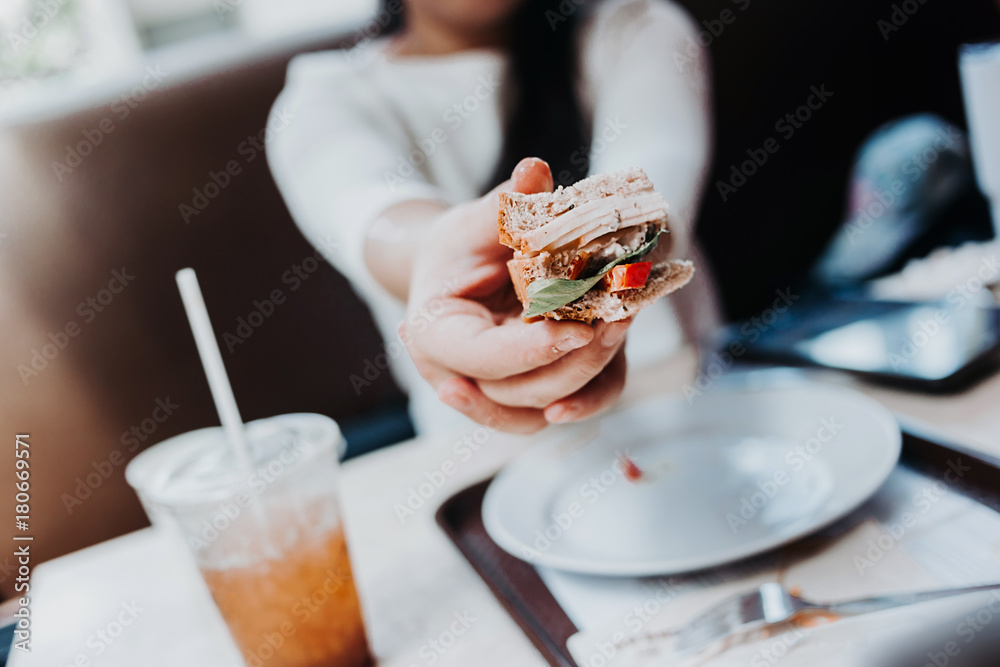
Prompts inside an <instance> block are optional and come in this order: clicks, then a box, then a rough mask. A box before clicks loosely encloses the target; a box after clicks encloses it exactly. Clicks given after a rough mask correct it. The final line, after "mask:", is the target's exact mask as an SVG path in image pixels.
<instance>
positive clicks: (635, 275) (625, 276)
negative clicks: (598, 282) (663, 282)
mask: <svg viewBox="0 0 1000 667" xmlns="http://www.w3.org/2000/svg"><path fill="white" fill-rule="evenodd" d="M652 268H653V263H652V262H635V263H634V264H622V265H620V266H616V267H615V268H613V269H611V272H610V273H608V289H609V290H610V291H612V292H620V291H621V290H626V289H638V288H640V287H642V286H644V285H645V284H646V280H647V279H648V278H649V272H650V270H651V269H652Z"/></svg>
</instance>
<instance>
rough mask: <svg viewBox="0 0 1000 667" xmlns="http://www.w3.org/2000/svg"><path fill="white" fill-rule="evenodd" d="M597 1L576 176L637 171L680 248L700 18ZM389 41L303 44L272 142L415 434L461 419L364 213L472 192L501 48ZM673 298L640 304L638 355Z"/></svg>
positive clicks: (656, 349)
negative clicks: (375, 265) (422, 365)
mask: <svg viewBox="0 0 1000 667" xmlns="http://www.w3.org/2000/svg"><path fill="white" fill-rule="evenodd" d="M573 6H574V7H575V5H573ZM578 11H583V10H582V9H579V10H578ZM590 12H591V13H590V15H589V16H588V17H587V18H586V20H585V21H584V23H583V24H582V26H581V28H582V29H581V31H580V35H579V39H578V50H579V58H580V61H579V62H580V74H581V75H580V80H579V81H578V82H577V86H578V90H579V92H580V99H581V104H582V107H583V109H582V110H583V113H584V114H585V117H587V118H588V119H591V120H592V126H593V136H592V140H591V142H590V146H581V147H580V150H579V152H578V154H575V155H574V156H572V157H571V161H572V163H573V164H579V165H580V166H581V171H580V172H579V173H578V174H573V177H572V178H571V180H578V179H579V178H583V177H584V176H586V175H587V172H588V169H587V166H588V163H589V173H591V174H596V173H601V172H605V171H611V170H615V169H624V168H628V167H633V166H638V167H642V168H643V169H645V171H646V173H647V174H648V175H649V177H650V179H651V181H652V182H653V185H654V186H655V187H656V188H657V190H658V191H660V192H661V193H662V194H663V196H664V197H665V198H666V200H667V202H669V204H670V218H669V222H670V229H671V233H672V234H673V236H672V248H673V249H674V251H675V254H676V256H678V257H684V256H685V255H686V249H687V247H688V244H689V238H690V231H689V228H688V221H689V220H690V218H691V217H692V212H693V211H694V210H695V208H696V205H697V201H698V197H699V196H700V191H701V182H702V180H703V176H704V170H705V169H706V166H707V161H708V153H709V118H708V104H707V100H706V95H707V88H708V86H707V79H706V77H707V75H706V72H705V66H704V59H703V58H702V57H701V49H700V48H699V47H698V46H697V42H696V41H695V34H696V33H695V29H694V27H693V24H692V22H691V21H690V19H689V18H688V16H687V15H686V14H685V13H684V12H683V10H681V9H680V8H678V7H677V6H676V5H673V4H669V3H667V2H663V1H657V0H606V1H605V2H599V3H597V4H596V6H595V7H593V8H592V9H590ZM556 29H558V26H557V27H556ZM388 45H389V40H387V39H375V40H372V41H370V42H367V43H363V44H361V45H359V46H357V47H355V48H354V49H351V50H349V51H330V52H322V53H313V54H306V55H302V56H298V57H296V58H295V59H294V60H293V61H292V62H291V64H290V66H289V69H288V78H287V83H286V86H285V89H284V91H282V93H281V95H280V96H279V97H278V99H277V101H276V102H275V105H274V109H273V111H272V115H276V114H283V116H284V117H285V118H286V119H288V121H287V122H286V123H285V126H284V127H283V129H281V130H280V131H276V132H273V133H271V135H270V136H269V137H268V141H267V154H268V159H269V163H270V166H271V171H272V173H273V175H274V178H275V180H276V181H277V183H278V186H279V188H280V189H281V192H282V194H283V196H284V198H285V201H286V203H287V205H288V207H289V209H290V211H291V214H292V216H293V218H294V219H295V220H296V222H297V224H298V225H299V227H300V228H301V229H302V231H303V233H304V234H305V235H306V236H307V238H309V240H310V241H311V242H312V243H313V244H314V245H315V246H316V247H317V248H319V249H320V250H321V251H322V252H323V253H324V254H325V256H326V257H327V258H328V259H329V260H330V261H331V262H332V263H333V265H334V266H335V267H336V268H337V269H338V270H340V272H341V273H343V274H344V275H345V276H346V277H347V278H348V279H349V280H350V281H351V283H352V285H353V286H354V289H355V290H356V291H357V292H358V293H359V294H360V295H361V296H362V297H363V298H364V299H365V301H367V303H368V305H369V307H370V309H371V311H372V314H373V316H374V318H375V321H376V323H377V324H378V326H379V328H380V330H381V332H382V335H383V337H384V339H385V341H386V352H387V353H388V356H389V358H390V359H391V360H392V365H393V372H394V374H395V377H396V379H397V380H398V381H399V382H400V384H401V385H402V386H403V388H404V389H406V390H407V391H408V392H409V394H410V401H411V414H412V415H413V417H414V422H415V424H416V427H417V430H418V432H421V433H427V432H431V431H438V432H441V431H443V430H445V429H448V430H452V429H455V428H457V427H458V425H459V424H461V423H463V420H464V417H461V416H460V415H458V413H455V412H454V411H452V410H450V409H449V408H447V407H445V406H443V405H441V404H440V403H439V402H438V400H437V397H436V396H435V395H434V392H433V391H432V390H431V388H430V387H429V386H428V385H426V383H425V382H424V381H423V380H422V379H421V378H420V377H419V375H418V374H417V373H416V369H415V368H414V367H413V365H412V363H411V362H410V360H409V358H408V356H407V355H406V353H405V351H404V350H403V348H402V346H401V345H399V344H398V335H397V327H398V325H399V323H400V322H401V321H402V319H403V316H404V304H403V303H401V302H400V301H398V300H397V299H396V298H394V297H393V296H392V295H390V294H389V293H388V292H387V291H386V290H384V289H382V288H381V287H380V286H379V284H378V283H377V282H376V281H375V279H374V278H373V277H372V275H371V273H370V272H369V270H368V268H367V266H366V264H365V260H364V244H365V241H366V238H367V235H368V233H369V226H370V224H371V223H372V221H373V220H375V219H376V218H377V217H378V215H379V214H380V213H381V212H382V211H384V210H385V209H386V208H388V207H389V206H391V205H393V204H396V203H399V202H403V201H407V200H414V199H424V200H426V199H431V200H441V201H444V202H447V203H449V204H457V203H460V202H464V201H468V200H470V199H474V198H475V197H477V196H479V195H480V193H481V191H482V190H483V188H484V187H485V186H486V185H487V184H488V180H489V179H490V177H491V175H492V173H493V170H494V167H495V164H496V162H497V160H498V159H499V156H500V150H501V144H502V140H503V138H502V128H503V115H502V113H503V109H504V108H505V106H504V93H505V86H504V73H505V68H506V65H507V61H506V56H505V54H503V53H501V52H498V51H493V50H475V51H465V52H461V53H457V54H452V55H447V56H407V57H395V56H393V55H392V54H391V50H390V49H389V48H388ZM556 176H557V178H558V177H559V175H558V174H557V175H556ZM668 301H669V300H664V301H662V302H660V304H657V306H656V307H652V308H648V309H646V311H644V312H643V313H641V314H640V315H639V316H637V318H636V322H635V324H633V326H632V329H631V331H630V334H629V342H628V347H627V349H626V353H627V355H628V357H629V359H630V361H631V363H637V362H638V363H642V362H644V361H648V360H650V359H652V358H655V357H661V356H665V355H667V354H669V353H670V352H671V351H672V350H674V349H676V347H677V346H678V345H679V344H680V342H681V339H682V336H681V333H680V328H679V326H678V323H677V320H676V317H675V316H674V314H673V311H672V310H671V308H670V306H669V305H668ZM345 324H347V323H345ZM363 369H364V363H363V360H358V363H357V368H346V369H336V371H335V372H337V374H338V376H342V377H343V381H344V382H351V383H352V385H353V386H355V388H356V389H357V390H358V391H364V384H363V382H361V380H363V374H362V373H363ZM465 423H467V422H465Z"/></svg>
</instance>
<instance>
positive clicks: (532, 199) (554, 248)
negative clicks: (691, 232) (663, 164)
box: [498, 168, 694, 322]
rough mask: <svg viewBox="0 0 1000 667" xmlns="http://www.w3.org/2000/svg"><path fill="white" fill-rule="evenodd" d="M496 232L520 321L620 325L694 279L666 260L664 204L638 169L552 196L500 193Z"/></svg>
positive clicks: (685, 266)
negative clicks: (505, 252)
mask: <svg viewBox="0 0 1000 667" xmlns="http://www.w3.org/2000/svg"><path fill="white" fill-rule="evenodd" d="M498 227H499V232H500V242H501V243H503V244H504V245H506V246H508V247H510V248H513V249H514V258H513V259H511V260H510V261H509V262H507V268H508V269H509V270H510V277H511V280H512V281H513V283H514V290H515V292H516V293H517V298H518V299H519V300H520V301H521V304H522V305H523V306H524V313H523V316H524V317H525V319H532V318H537V317H545V318H548V319H554V320H580V321H583V322H592V321H594V320H605V321H606V322H615V321H617V320H623V319H625V318H628V317H631V316H632V315H634V314H635V313H637V312H639V311H640V310H642V309H643V308H645V307H646V306H648V305H649V304H651V303H653V302H654V301H656V300H657V299H659V298H660V297H662V296H665V295H667V294H670V293H671V292H673V291H674V290H677V289H680V288H681V287H683V286H684V285H686V284H687V283H688V282H689V281H690V280H691V276H692V275H694V266H693V265H692V264H691V262H689V261H686V260H676V259H669V258H668V257H669V254H670V246H671V243H670V237H669V233H670V232H669V229H668V228H667V203H666V202H665V201H664V200H663V197H662V196H661V195H660V194H659V193H658V192H656V191H655V190H654V189H653V184H652V183H650V181H649V178H648V177H647V176H646V173H645V172H644V171H643V170H642V169H638V168H635V169H627V170H623V171H615V172H609V173H606V174H598V175H596V176H590V177H588V178H585V179H583V180H582V181H579V182H578V183H576V184H575V185H571V186H569V187H566V188H564V187H561V186H560V187H559V188H557V189H556V190H555V192H543V193H539V194H533V195H525V194H520V193H517V192H501V193H500V214H499V219H498Z"/></svg>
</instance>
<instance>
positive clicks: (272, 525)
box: [126, 414, 374, 667]
mask: <svg viewBox="0 0 1000 667" xmlns="http://www.w3.org/2000/svg"><path fill="white" fill-rule="evenodd" d="M246 439H247V443H248V448H249V450H250V460H251V464H252V468H253V472H252V473H251V474H250V476H249V478H248V477H247V475H246V473H241V472H240V469H239V467H238V465H237V462H236V461H235V458H234V456H233V452H232V448H231V447H230V446H229V444H228V442H227V441H226V438H225V435H224V433H223V431H222V429H221V428H208V429H201V430H198V431H192V432H190V433H185V434H183V435H179V436H177V437H175V438H171V439H169V440H166V441H164V442H162V443H160V444H158V445H155V446H154V447H151V448H149V449H147V450H146V451H144V452H143V453H142V454H140V455H139V456H137V457H136V458H135V459H134V460H133V461H132V462H131V463H130V464H129V466H128V468H127V469H126V478H127V479H128V482H129V484H131V485H132V487H133V488H135V490H136V492H137V493H138V495H139V498H140V500H141V502H142V504H143V507H144V508H145V509H146V512H147V514H149V517H150V520H151V521H152V522H153V524H154V525H155V526H165V527H167V528H168V529H169V530H171V531H176V532H178V533H179V534H180V535H181V536H183V538H184V539H185V540H186V541H187V543H188V545H189V546H190V548H191V550H192V552H193V553H194V556H195V560H196V562H197V564H198V567H199V569H200V570H201V573H202V576H203V577H204V579H205V583H206V584H207V585H208V588H209V590H210V591H211V592H212V596H213V598H214V599H215V602H216V604H217V605H218V607H219V611H220V612H221V613H222V616H223V618H224V619H225V621H226V624H227V625H228V626H229V630H230V632H231V634H232V636H233V639H234V640H235V641H236V644H237V645H238V646H239V648H240V651H241V653H242V654H243V658H244V660H245V661H246V664H247V666H248V667H363V666H367V665H372V664H374V661H373V660H372V658H371V654H370V652H369V649H368V641H367V639H366V636H365V628H364V621H363V618H362V611H361V605H360V602H359V600H358V594H357V590H356V588H355V585H354V578H353V576H352V573H351V563H350V558H349V556H348V551H347V543H346V541H345V538H344V530H343V524H342V521H341V514H340V510H339V506H338V503H337V499H336V493H337V452H338V449H339V447H340V445H341V443H342V438H341V435H340V430H339V428H338V427H337V424H336V423H335V422H334V421H333V420H331V419H329V418H327V417H324V416H322V415H312V414H291V415H282V416H279V417H272V418H269V419H261V420H258V421H254V422H250V423H249V424H247V425H246ZM167 524H169V525H167Z"/></svg>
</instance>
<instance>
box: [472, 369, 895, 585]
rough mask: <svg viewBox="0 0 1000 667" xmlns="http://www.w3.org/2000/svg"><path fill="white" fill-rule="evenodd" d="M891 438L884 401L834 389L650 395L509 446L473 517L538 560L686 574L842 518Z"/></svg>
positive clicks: (888, 452) (882, 473) (509, 546)
mask: <svg viewBox="0 0 1000 667" xmlns="http://www.w3.org/2000/svg"><path fill="white" fill-rule="evenodd" d="M900 445H901V437H900V432H899V426H898V425H897V423H896V420H895V419H894V418H893V416H892V415H891V414H890V413H889V411H888V410H886V409H885V408H884V407H882V406H881V405H880V404H878V403H876V402H875V401H874V400H872V399H870V398H868V397H866V396H864V395H862V394H859V393H857V392H855V391H852V390H849V389H845V388H842V387H835V386H827V385H819V384H802V385H799V386H790V387H782V388H770V389H763V390H756V391H750V390H748V389H746V388H743V389H735V390H732V389H731V390H724V391H717V392H712V393H710V394H704V395H701V396H697V397H694V398H693V399H692V400H691V401H688V400H686V399H684V398H679V397H678V398H669V399H658V400H655V401H650V402H647V403H644V404H642V405H639V406H637V407H634V408H631V409H628V410H626V411H623V412H619V413H616V414H613V415H610V416H609V417H606V418H605V419H603V420H601V421H600V422H597V423H596V424H590V425H588V426H586V427H584V428H577V429H570V430H568V431H564V432H563V433H562V434H561V436H560V437H556V438H553V439H552V440H550V441H547V442H545V443H544V444H540V445H539V446H538V447H535V448H534V449H532V450H530V451H529V452H527V453H526V454H525V455H523V456H521V457H519V458H518V459H517V460H515V461H514V462H512V463H511V464H510V465H509V466H508V467H507V468H505V469H504V470H503V471H502V472H501V473H500V474H499V475H498V476H497V477H496V479H495V480H494V481H493V483H492V484H491V485H490V487H489V489H488V490H487V493H486V497H485V499H484V501H483V522H484V524H485V526H486V531H487V532H488V533H489V535H490V537H491V538H493V540H494V541H495V542H496V543H497V544H499V545H500V546H501V547H502V548H503V549H504V550H506V551H508V552H509V553H511V554H513V555H515V556H517V557H519V558H522V559H525V560H528V561H530V562H532V563H535V564H538V565H546V566H550V567H553V568H558V569H561V570H568V571H573V572H581V573H587V574H600V575H617V576H643V575H657V574H675V573H680V572H688V571H692V570H697V569H701V568H706V567H712V566H716V565H720V564H723V563H728V562H731V561H735V560H738V559H741V558H746V557H748V556H752V555H754V554H758V553H761V552H764V551H767V550H769V549H773V548H774V547H777V546H779V545H782V544H785V543H788V542H790V541H792V540H795V539H797V538H799V537H802V536H803V535H806V534H808V533H811V532H814V531H816V530H818V529H820V528H822V527H824V526H826V525H828V524H830V523H831V522H833V521H835V520H837V519H839V518H841V517H843V516H844V515H845V514H847V513H848V512H850V511H851V510H853V509H855V508H857V507H858V506H859V505H861V504H862V503H863V502H864V501H865V500H867V499H868V498H869V497H870V496H871V495H872V494H873V493H874V492H875V491H876V490H877V489H878V487H879V486H880V485H881V484H882V483H883V482H884V481H885V479H886V477H888V475H889V473H890V472H891V471H892V469H893V467H894V466H895V465H896V462H897V460H898V459H899V452H900ZM625 457H627V458H628V460H630V461H632V462H634V464H635V465H636V466H637V468H638V470H639V471H641V475H639V476H638V479H633V478H634V477H635V476H636V475H635V472H636V471H635V470H634V469H630V468H629V466H628V464H627V463H623V461H624V460H625Z"/></svg>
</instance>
